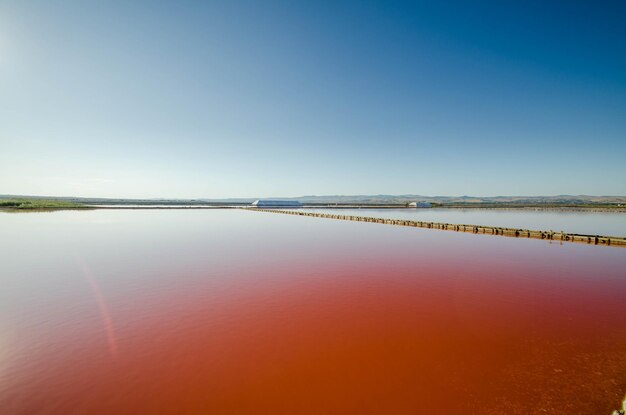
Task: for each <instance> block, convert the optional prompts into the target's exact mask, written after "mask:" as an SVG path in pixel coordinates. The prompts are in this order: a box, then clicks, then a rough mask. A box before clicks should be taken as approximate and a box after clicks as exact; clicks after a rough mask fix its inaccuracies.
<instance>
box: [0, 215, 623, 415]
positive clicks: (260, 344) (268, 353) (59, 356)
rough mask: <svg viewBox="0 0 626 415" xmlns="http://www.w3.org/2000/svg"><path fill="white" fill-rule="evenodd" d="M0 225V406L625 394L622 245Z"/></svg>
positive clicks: (159, 225)
mask: <svg viewBox="0 0 626 415" xmlns="http://www.w3.org/2000/svg"><path fill="white" fill-rule="evenodd" d="M0 230H1V231H2V238H0V252H1V261H0V283H1V287H2V288H1V289H0V414H32V413H50V414H68V413H95V414H99V413H101V414H111V413H116V414H125V413H128V414H136V413H219V414H222V413H226V414H231V413H232V414H245V413H272V414H280V413H284V414H296V413H303V414H320V413H341V414H344V413H358V414H365V413H372V414H380V413H393V414H403V413H406V414H415V413H423V414H429V413H437V414H502V413H506V414H569V413H575V414H609V413H610V412H611V410H612V409H615V408H617V407H618V404H619V403H620V401H621V399H622V398H623V395H624V393H625V392H626V249H619V248H607V247H602V246H589V245H577V244H564V245H559V244H556V243H552V244H549V243H546V242H544V241H538V240H520V239H513V238H499V237H493V236H488V235H473V234H461V233H452V232H441V231H437V230H428V229H416V228H404V227H394V226H385V225H380V224H372V223H355V222H343V221H331V220H325V219H319V218H306V217H295V216H288V215H276V214H269V213H261V212H245V211H230V210H220V211H167V210H160V211H89V212H75V211H73V212H55V213H34V214H0ZM568 411H569V412H568Z"/></svg>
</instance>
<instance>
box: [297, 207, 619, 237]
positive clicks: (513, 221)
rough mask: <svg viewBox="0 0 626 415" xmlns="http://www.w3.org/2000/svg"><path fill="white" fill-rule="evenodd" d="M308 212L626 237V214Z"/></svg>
mask: <svg viewBox="0 0 626 415" xmlns="http://www.w3.org/2000/svg"><path fill="white" fill-rule="evenodd" d="M303 210H304V211H307V212H322V213H336V214H338V215H354V216H370V217H375V218H387V219H406V220H418V221H424V222H444V223H454V224H466V225H484V226H500V227H505V228H521V229H533V230H545V231H548V230H553V231H565V232H569V233H582V234H589V235H607V236H624V237H626V212H590V211H564V210H560V211H559V210H532V209H449V208H448V209H441V208H440V209H437V208H433V209H406V208H405V209H367V208H363V209H303Z"/></svg>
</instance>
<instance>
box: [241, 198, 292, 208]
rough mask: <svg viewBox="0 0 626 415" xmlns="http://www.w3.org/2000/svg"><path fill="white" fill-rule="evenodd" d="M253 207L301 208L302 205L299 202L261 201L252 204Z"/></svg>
mask: <svg viewBox="0 0 626 415" xmlns="http://www.w3.org/2000/svg"><path fill="white" fill-rule="evenodd" d="M252 206H253V207H300V206H302V203H300V202H298V201H297V200H269V199H259V200H255V201H254V202H252Z"/></svg>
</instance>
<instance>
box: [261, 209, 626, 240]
mask: <svg viewBox="0 0 626 415" xmlns="http://www.w3.org/2000/svg"><path fill="white" fill-rule="evenodd" d="M250 210H255V211H259V212H271V213H282V214H286V215H297V216H310V217H315V218H327V219H339V220H350V221H356V222H372V223H383V224H387V225H399V226H412V227H416V228H429V229H441V230H447V231H456V232H472V233H480V234H488V235H501V236H510V237H516V238H532V239H545V240H550V241H566V242H580V243H586V244H594V245H605V246H614V247H623V248H624V247H626V238H623V237H614V236H601V235H582V234H576V233H566V232H554V231H534V230H530V229H515V228H501V227H495V226H478V225H457V224H452V223H441V222H422V221H414V220H406V219H384V218H374V217H367V216H351V215H336V214H331V213H318V212H306V211H301V210H281V209H260V208H250Z"/></svg>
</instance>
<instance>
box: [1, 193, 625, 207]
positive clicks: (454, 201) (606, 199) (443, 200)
mask: <svg viewBox="0 0 626 415" xmlns="http://www.w3.org/2000/svg"><path fill="white" fill-rule="evenodd" d="M0 198H45V199H52V200H67V201H73V202H79V203H87V204H140V205H141V204H166V205H169V204H171V205H174V204H190V205H200V204H213V203H215V204H247V203H252V202H253V201H254V200H256V199H280V200H298V201H300V202H302V203H310V204H405V203H409V202H421V201H423V202H431V203H434V204H441V205H459V204H467V205H581V204H582V205H585V204H594V205H595V204H602V205H603V204H611V205H613V204H626V196H589V195H558V196H493V197H482V196H423V195H411V194H408V195H347V196H346V195H329V196H315V195H307V196H299V197H268V198H227V199H165V198H160V199H114V198H86V197H57V196H23V195H0Z"/></svg>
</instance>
